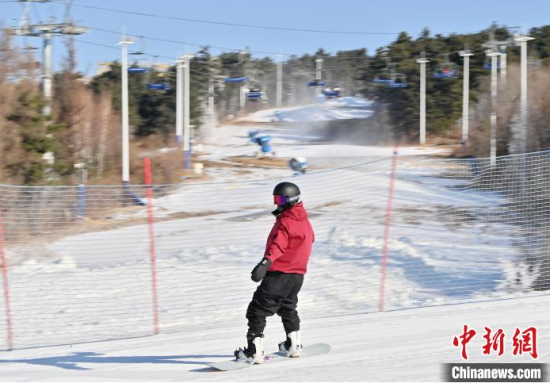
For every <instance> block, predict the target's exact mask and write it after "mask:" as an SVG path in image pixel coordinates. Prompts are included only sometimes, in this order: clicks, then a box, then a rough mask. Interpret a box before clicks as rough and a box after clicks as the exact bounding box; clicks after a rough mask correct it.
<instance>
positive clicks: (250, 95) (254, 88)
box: [246, 82, 265, 102]
mask: <svg viewBox="0 0 550 383" xmlns="http://www.w3.org/2000/svg"><path fill="white" fill-rule="evenodd" d="M246 98H247V99H248V101H253V102H258V101H262V100H264V99H265V93H264V92H262V88H261V87H260V86H259V85H258V83H255V82H253V83H252V85H251V86H250V87H249V89H248V91H247V92H246Z"/></svg>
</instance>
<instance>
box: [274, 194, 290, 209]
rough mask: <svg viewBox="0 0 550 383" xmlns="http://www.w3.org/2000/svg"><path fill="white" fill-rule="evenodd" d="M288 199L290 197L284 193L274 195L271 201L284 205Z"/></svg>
mask: <svg viewBox="0 0 550 383" xmlns="http://www.w3.org/2000/svg"><path fill="white" fill-rule="evenodd" d="M289 201H290V198H289V197H287V196H284V195H274V196H273V203H274V204H275V205H277V206H281V205H284V204H286V203H288V202H289Z"/></svg>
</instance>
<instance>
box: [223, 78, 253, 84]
mask: <svg viewBox="0 0 550 383" xmlns="http://www.w3.org/2000/svg"><path fill="white" fill-rule="evenodd" d="M247 81H248V77H226V78H225V79H224V82H225V83H226V84H241V83H243V82H247Z"/></svg>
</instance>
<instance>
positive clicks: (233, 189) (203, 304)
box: [0, 100, 550, 381]
mask: <svg viewBox="0 0 550 383" xmlns="http://www.w3.org/2000/svg"><path fill="white" fill-rule="evenodd" d="M340 102H342V103H345V106H344V107H342V108H341V109H346V110H347V111H346V112H345V113H350V111H351V113H352V114H353V113H355V112H354V110H355V111H357V113H358V115H360V112H361V111H363V110H364V109H365V108H368V107H369V105H367V104H368V102H366V101H363V100H355V101H352V100H343V101H340ZM334 103H335V104H336V103H337V102H336V101H335V102H334ZM354 104H359V105H354ZM332 107H334V108H338V106H337V105H334V106H332ZM316 108H317V107H316ZM354 108H356V109H354ZM301 109H305V108H301ZM348 109H349V110H348ZM296 110H298V112H296V113H299V112H300V108H298V109H294V111H296ZM274 112H275V111H273V110H271V111H262V112H258V113H257V114H254V115H251V116H249V117H248V121H247V124H246V125H239V124H235V125H230V126H221V127H211V129H210V131H209V137H208V140H207V142H205V144H204V145H203V147H202V148H201V153H200V154H201V156H200V159H199V160H200V161H213V162H214V163H215V162H219V163H220V164H224V163H227V162H231V161H232V157H235V156H241V157H242V156H245V157H246V156H248V157H251V158H254V156H255V155H256V152H257V147H256V146H255V145H254V144H252V143H251V142H250V140H249V137H248V131H249V130H251V129H259V130H261V131H262V132H263V133H265V134H270V135H272V137H273V141H272V145H273V148H274V150H275V151H276V155H275V158H289V157H293V156H298V155H299V156H305V157H307V158H308V160H309V162H310V163H311V164H314V165H316V166H317V168H316V169H315V170H313V171H311V172H309V173H307V174H306V175H300V176H293V175H292V171H290V170H289V169H284V168H276V167H275V168H269V167H265V168H246V172H239V171H235V169H234V168H231V167H224V166H220V167H216V166H214V165H211V167H210V168H209V167H207V168H206V176H207V177H210V179H211V180H209V181H206V182H193V183H189V182H183V183H182V184H181V186H179V187H177V188H175V189H174V190H172V191H171V192H170V193H169V194H167V195H163V196H159V197H157V198H155V200H154V214H155V218H156V219H157V220H158V221H157V223H156V224H155V240H156V254H157V264H156V267H157V275H158V304H159V318H160V334H159V335H155V336H151V335H152V332H153V315H152V313H153V303H152V299H151V269H150V260H149V256H150V241H149V236H148V233H149V232H148V230H149V228H148V226H147V224H146V218H147V210H146V209H145V208H141V209H139V208H132V209H126V210H122V211H117V212H113V213H112V214H110V215H109V219H112V220H113V221H116V222H119V221H122V222H137V224H127V225H123V226H122V227H118V228H110V227H109V222H108V221H107V222H104V223H105V224H106V226H105V228H104V229H103V230H92V231H90V232H87V233H82V234H77V235H69V236H65V237H63V238H57V239H52V240H51V241H48V242H40V243H29V244H27V245H25V246H23V245H20V246H16V247H12V248H9V249H8V257H9V259H10V264H13V266H11V267H10V270H9V277H10V279H9V281H10V288H11V290H10V293H11V302H12V316H13V323H14V346H15V348H16V350H14V351H10V352H7V351H2V352H0V365H1V367H0V380H6V381H26V380H33V381H37V380H41V381H50V380H51V381H53V380H55V381H64V380H67V381H69V380H70V381H74V380H94V381H96V380H110V381H112V380H114V381H118V380H121V381H122V380H155V381H195V380H197V381H216V380H222V381H226V380H239V381H249V380H251V381H254V380H255V381H259V380H261V381H310V380H313V381H364V380H428V381H435V380H440V379H441V376H440V368H441V365H440V364H441V363H446V362H458V361H460V355H459V351H458V349H456V348H454V347H453V346H452V338H453V337H454V336H456V335H459V334H460V332H461V330H462V326H463V325H464V324H466V323H467V324H468V325H469V326H471V327H477V328H478V329H480V330H482V329H483V328H484V326H491V327H495V328H496V327H501V328H504V329H505V330H507V331H510V332H511V331H513V330H514V329H515V327H530V326H537V327H538V328H539V334H540V339H539V354H540V357H539V361H542V360H545V358H547V357H548V355H549V354H548V353H549V351H548V348H547V347H548V346H547V345H548V341H549V337H548V333H549V330H550V328H549V327H550V325H548V321H547V320H543V318H544V319H546V315H544V310H541V307H545V306H546V305H547V304H548V302H549V299H550V298H549V297H548V296H546V295H542V296H534V295H533V294H532V293H529V292H525V291H523V290H514V289H513V288H512V287H511V286H512V282H513V278H514V275H513V273H510V269H511V268H513V265H514V259H515V256H516V255H517V254H516V250H514V248H513V246H512V245H511V242H512V239H513V238H512V233H513V228H511V227H509V225H506V224H504V223H501V222H498V221H486V220H483V219H481V218H480V219H473V220H472V222H469V221H468V222H461V221H459V220H458V219H459V218H460V215H459V214H457V213H454V211H455V210H460V209H462V210H460V211H467V212H469V213H470V214H476V212H478V211H480V210H483V211H486V210H487V209H497V208H498V206H499V205H500V204H501V203H502V200H501V199H502V197H501V196H499V195H497V194H496V193H488V192H479V191H475V190H459V189H453V188H450V186H456V185H461V184H462V183H464V180H462V179H460V178H459V177H457V178H456V179H449V178H441V177H439V175H440V174H441V172H444V171H449V169H452V168H453V167H457V165H456V164H449V163H447V162H445V160H440V159H428V160H425V159H426V158H427V156H433V155H442V154H445V152H446V151H445V150H442V149H438V148H426V147H406V148H400V149H399V155H398V157H397V163H396V164H397V165H396V166H397V167H396V169H397V173H396V174H397V177H396V181H395V195H394V201H393V205H392V208H393V216H392V226H391V230H390V238H389V243H388V246H389V256H388V273H387V277H386V281H385V284H386V288H385V297H386V299H385V309H386V310H390V311H389V312H385V313H378V311H379V304H380V301H379V299H380V284H381V254H382V249H383V247H384V224H385V219H386V208H387V204H388V191H389V186H390V175H391V169H392V161H393V148H392V147H376V146H360V145H342V144H332V143H330V142H325V143H322V144H319V137H317V136H315V135H314V134H313V135H311V136H305V137H304V136H303V135H301V134H300V133H299V132H293V131H292V130H291V129H289V128H288V127H287V126H285V125H284V124H282V125H277V124H274V125H272V124H265V122H266V121H265V119H267V118H269V116H272V115H273V113H274ZM340 112H341V113H344V111H340ZM300 113H304V115H305V114H307V111H306V112H304V111H303V110H302V111H301V112H300ZM254 122H257V123H258V126H254V125H253V123H254ZM251 123H252V124H251ZM459 167H460V166H459ZM281 180H291V181H293V182H296V183H298V184H299V186H300V188H301V189H302V193H303V200H304V204H305V207H306V209H307V210H308V212H309V213H310V218H311V222H312V225H313V227H314V230H315V233H316V242H315V244H314V250H313V254H312V258H311V263H310V268H309V272H308V275H307V276H306V282H305V285H304V288H303V291H302V293H301V294H300V304H299V312H300V314H301V316H302V319H303V334H304V335H303V338H304V342H305V343H306V344H308V343H309V344H312V343H318V342H326V343H329V344H331V345H332V347H333V349H332V351H331V352H330V353H329V354H327V355H323V356H319V357H314V358H311V359H310V358H307V359H303V360H292V361H288V362H284V363H285V364H273V365H269V364H266V365H264V366H255V367H253V368H249V369H246V370H240V371H235V372H229V373H216V372H213V370H212V369H210V368H206V367H205V366H204V363H205V362H212V361H219V360H224V359H228V358H231V353H232V351H233V350H234V349H235V348H236V347H238V346H243V345H244V343H243V342H244V334H245V333H246V319H245V318H244V314H245V310H246V306H247V304H248V302H249V300H250V297H251V295H252V293H253V291H254V289H255V284H254V283H252V282H251V281H250V279H249V272H250V269H251V268H252V267H253V266H254V265H255V264H256V263H257V262H258V261H259V260H260V259H261V256H262V254H263V247H264V244H265V238H266V236H267V234H268V232H269V229H270V227H271V225H272V222H273V217H272V216H271V215H270V214H269V211H270V208H271V201H270V195H271V190H272V188H273V186H274V185H275V184H276V183H277V182H279V181H281ZM453 209H454V210H453ZM452 218H456V219H457V221H456V222H454V221H452V220H451V221H450V219H452ZM542 294H544V293H542ZM539 295H540V293H539ZM512 298H514V299H512ZM491 300H493V301H491ZM494 300H498V301H494ZM476 302H477V303H476ZM419 306H438V307H428V308H427V307H424V308H416V307H419ZM4 317H5V312H4V306H2V305H0V318H4ZM5 326H6V325H5V323H0V337H2V338H0V349H6V343H5V342H6V339H5V334H6V327H5ZM281 333H282V330H281V326H280V325H279V324H278V319H277V318H271V319H270V321H269V325H268V329H267V331H266V347H267V350H268V351H269V350H270V349H274V348H275V346H276V344H277V341H280V340H281V335H282V334H281ZM107 340H110V341H107ZM56 345H57V346H56ZM59 345H63V346H59ZM43 346H47V347H43ZM478 346H479V345H478ZM475 347H476V345H475V344H474V345H472V350H474V351H472V362H476V361H497V360H496V359H495V358H493V359H491V358H488V357H483V356H482V355H481V352H480V351H479V350H477V351H475ZM478 349H479V347H478ZM523 359H524V360H526V361H529V360H528V359H526V358H523ZM503 360H510V361H516V359H511V358H501V359H498V361H503ZM396 367H397V368H396Z"/></svg>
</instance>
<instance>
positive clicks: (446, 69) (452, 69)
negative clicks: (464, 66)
mask: <svg viewBox="0 0 550 383" xmlns="http://www.w3.org/2000/svg"><path fill="white" fill-rule="evenodd" d="M432 77H433V78H441V79H451V78H457V77H458V69H457V68H456V65H455V64H453V63H444V64H443V65H441V66H440V67H439V68H437V69H436V71H435V73H434V74H433V75H432Z"/></svg>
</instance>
